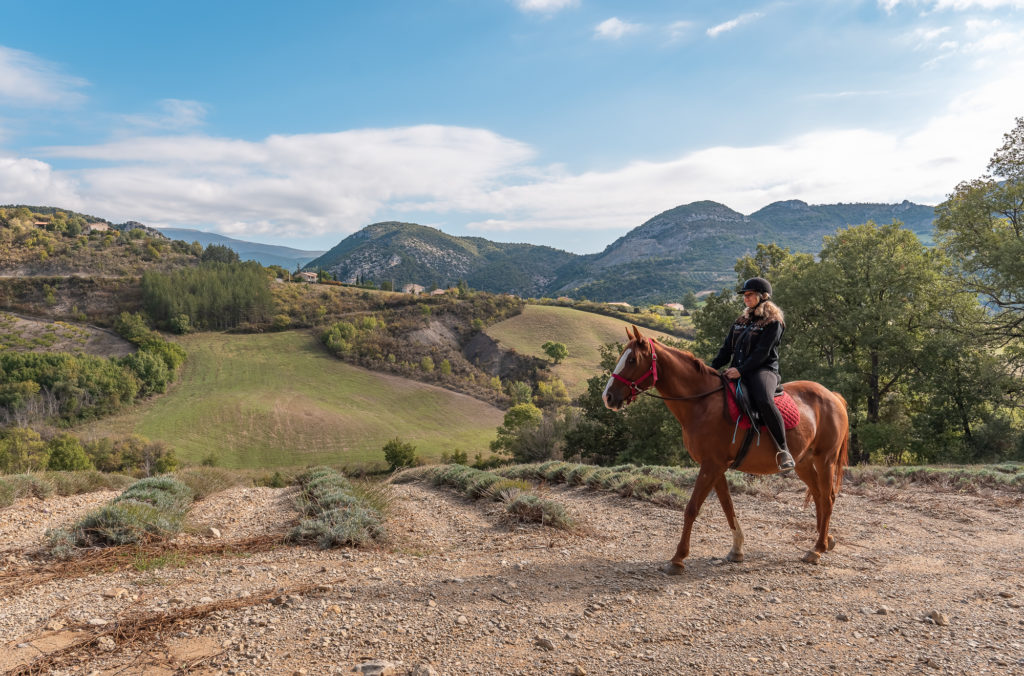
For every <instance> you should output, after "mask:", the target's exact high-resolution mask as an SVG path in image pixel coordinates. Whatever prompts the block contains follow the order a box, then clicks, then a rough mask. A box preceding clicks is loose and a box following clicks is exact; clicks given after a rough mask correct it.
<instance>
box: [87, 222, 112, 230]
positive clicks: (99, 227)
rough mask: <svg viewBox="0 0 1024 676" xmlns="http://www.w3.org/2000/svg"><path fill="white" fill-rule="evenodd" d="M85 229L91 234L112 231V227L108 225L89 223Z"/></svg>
mask: <svg viewBox="0 0 1024 676" xmlns="http://www.w3.org/2000/svg"><path fill="white" fill-rule="evenodd" d="M85 227H86V228H88V230H89V232H106V231H107V230H110V226H109V225H107V224H106V223H89V224H88V225H86V226H85Z"/></svg>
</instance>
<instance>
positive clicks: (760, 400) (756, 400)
mask: <svg viewBox="0 0 1024 676" xmlns="http://www.w3.org/2000/svg"><path fill="white" fill-rule="evenodd" d="M740 380H741V381H742V383H743V387H744V388H746V390H747V396H748V397H750V403H751V405H752V406H753V408H754V410H755V411H757V412H758V413H759V414H760V415H761V422H762V423H764V426H765V427H767V428H768V432H769V433H770V434H771V435H772V439H774V440H775V445H776V446H778V448H779V450H789V449H788V448H786V427H785V425H784V424H783V422H782V414H781V413H779V409H777V408H776V407H775V392H776V391H777V390H778V389H779V382H780V380H781V379H780V378H779V374H778V373H775V372H774V371H769V370H767V369H764V370H761V371H754V372H753V373H748V374H746V375H744V376H743V377H742V378H741V379H740Z"/></svg>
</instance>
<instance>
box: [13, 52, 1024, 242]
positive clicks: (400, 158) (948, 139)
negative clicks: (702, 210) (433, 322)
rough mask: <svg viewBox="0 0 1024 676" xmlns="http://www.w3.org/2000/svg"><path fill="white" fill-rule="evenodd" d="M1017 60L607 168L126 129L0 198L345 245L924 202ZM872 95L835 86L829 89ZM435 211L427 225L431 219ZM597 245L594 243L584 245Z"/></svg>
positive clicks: (501, 141) (972, 150) (998, 136)
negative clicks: (876, 120)
mask: <svg viewBox="0 0 1024 676" xmlns="http://www.w3.org/2000/svg"><path fill="white" fill-rule="evenodd" d="M1022 75H1024V62H1021V61H1017V62H1013V61H1009V62H1005V63H1004V64H1003V68H1002V69H1001V70H1000V71H999V72H998V75H997V79H994V80H991V81H990V82H988V83H987V84H982V85H979V86H978V87H976V88H975V89H974V90H972V91H969V92H966V93H964V94H962V95H961V96H959V97H957V98H955V99H953V100H951V101H950V102H949V103H948V104H947V105H946V106H945V108H944V109H938V110H937V112H936V114H935V115H934V116H933V117H932V118H931V119H930V120H928V121H927V122H926V123H925V124H923V125H922V126H920V128H917V129H911V130H904V131H903V132H892V131H879V130H873V129H866V128H845V129H844V128H837V129H822V130H817V131H810V132H808V133H804V134H800V135H797V136H794V137H791V138H781V139H776V140H770V141H766V142H764V143H761V144H758V145H753V146H715V147H708V148H703V149H698V150H694V151H692V152H686V153H680V154H678V155H677V156H676V157H674V158H672V159H669V160H667V161H658V162H654V161H646V160H636V161H631V162H627V163H624V164H623V165H622V166H620V167H618V168H615V169H613V170H610V171H584V172H575V173H574V172H570V171H568V170H566V169H565V168H564V167H560V166H539V165H537V164H536V163H535V156H536V155H535V153H534V151H533V149H531V148H530V147H529V146H528V145H526V144H524V143H521V142H519V141H516V140H514V139H510V138H507V137H503V136H500V135H498V134H495V133H493V132H490V131H487V130H483V129H470V128H464V127H444V126H429V125H424V126H416V127H403V128H392V129H360V130H352V131H344V132H338V133H330V134H305V135H292V136H284V135H280V136H270V137H268V138H266V139H263V140H261V141H255V142H253V141H243V140H237V139H230V138H214V137H210V136H207V135H202V134H178V135H173V136H156V135H148V136H145V135H144V136H135V137H131V138H121V139H118V140H114V141H111V142H109V143H103V144H98V145H89V146H62V147H54V148H48V149H44V150H43V151H41V159H43V160H45V159H47V158H53V159H51V161H53V162H54V163H56V161H57V160H65V159H71V160H74V162H73V164H74V165H75V166H76V167H77V168H75V169H73V170H58V169H55V168H53V167H52V166H51V165H50V164H47V163H46V162H44V161H40V159H29V158H5V157H0V203H26V202H27V203H32V202H35V203H39V204H52V205H56V206H66V207H67V208H71V209H76V210H80V211H86V212H88V213H95V214H97V215H100V216H103V217H105V218H110V219H112V220H128V219H136V220H141V221H143V222H146V223H149V224H151V225H179V226H189V225H191V226H196V225H202V226H204V227H212V228H214V229H216V230H219V231H221V232H225V233H230V234H234V235H238V236H243V237H245V238H251V239H257V240H258V239H261V238H265V237H266V236H269V235H273V236H279V237H290V238H298V237H303V236H323V237H324V238H325V239H327V238H328V237H329V238H333V239H335V241H336V240H338V239H341V238H342V237H344V236H345V235H347V234H349V233H351V232H354V231H355V230H357V229H359V228H361V227H362V226H364V225H366V224H367V223H370V222H373V221H375V220H385V219H389V218H403V217H404V218H407V219H410V220H419V221H421V222H422V220H423V219H424V217H425V215H430V216H431V218H430V219H429V220H431V221H432V222H434V223H438V224H440V225H441V227H442V228H443V229H446V230H449V231H452V230H453V229H455V226H458V225H460V224H462V223H469V224H470V226H469V227H471V228H473V229H477V230H483V231H514V230H520V229H522V230H530V231H531V232H533V233H537V232H538V231H541V230H544V229H548V230H565V229H572V230H577V231H580V232H588V231H602V230H603V231H605V232H608V233H616V234H620V233H622V232H625V231H626V230H628V229H629V228H632V227H635V226H636V225H638V224H640V223H642V222H643V221H645V220H647V219H648V218H650V217H651V216H652V215H654V214H656V213H658V212H659V211H662V210H664V209H668V208H671V207H673V206H676V205H679V204H684V203H688V202H692V201H695V200H703V199H712V200H716V201H719V202H722V203H724V204H727V205H728V206H730V207H732V208H734V209H736V210H738V211H742V212H744V213H750V212H753V211H755V210H757V209H759V208H761V207H763V206H765V205H766V204H769V203H770V202H773V201H776V200H783V199H794V198H795V199H802V200H805V201H807V202H810V203H831V202H838V201H843V202H851V201H869V202H887V201H899V200H903V199H910V200H913V201H916V202H921V203H926V204H935V203H937V202H939V201H941V200H942V199H944V197H945V195H946V194H948V193H949V192H950V191H952V190H953V188H954V187H955V186H956V184H957V183H958V182H959V181H961V180H964V179H968V178H973V177H976V176H979V175H981V173H982V172H983V171H984V168H985V166H986V164H987V161H988V157H989V155H990V154H991V152H992V151H993V150H994V149H995V148H996V147H998V146H999V144H1000V143H1001V142H1002V135H1003V133H1005V132H1006V131H1008V130H1009V129H1010V128H1011V127H1012V126H1013V120H1014V118H1015V117H1016V116H1019V115H1020V114H1021V113H1020V111H1021V110H1024V89H1021V87H1019V82H1020V81H1021V79H1022ZM844 94H849V95H854V94H857V95H871V94H874V93H873V92H859V93H855V92H840V93H839V94H838V95H844ZM434 215H436V218H433V216H434ZM581 241H586V242H587V246H590V247H599V246H600V245H601V244H603V242H602V238H601V237H595V236H590V237H586V238H581Z"/></svg>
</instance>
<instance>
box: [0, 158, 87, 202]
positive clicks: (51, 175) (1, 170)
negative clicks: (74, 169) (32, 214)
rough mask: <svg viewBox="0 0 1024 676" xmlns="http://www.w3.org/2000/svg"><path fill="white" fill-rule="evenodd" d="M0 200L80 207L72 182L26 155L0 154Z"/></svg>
mask: <svg viewBox="0 0 1024 676" xmlns="http://www.w3.org/2000/svg"><path fill="white" fill-rule="evenodd" d="M0 204H45V205H50V204H54V205H59V206H64V207H66V208H68V209H77V208H80V207H81V199H80V197H79V196H78V193H77V191H76V189H75V186H74V184H73V182H72V181H71V180H70V179H69V178H68V177H67V176H63V175H60V174H59V173H56V172H54V171H53V169H52V168H51V167H50V165H48V164H46V163H45V162H40V161H39V160H33V159H29V158H25V157H0Z"/></svg>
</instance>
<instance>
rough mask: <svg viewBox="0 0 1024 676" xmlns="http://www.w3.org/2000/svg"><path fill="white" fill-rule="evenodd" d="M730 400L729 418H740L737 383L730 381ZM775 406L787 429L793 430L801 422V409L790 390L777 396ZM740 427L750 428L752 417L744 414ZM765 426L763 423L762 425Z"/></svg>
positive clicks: (743, 428) (742, 428)
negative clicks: (737, 402) (790, 394)
mask: <svg viewBox="0 0 1024 676" xmlns="http://www.w3.org/2000/svg"><path fill="white" fill-rule="evenodd" d="M726 399H728V401H729V419H730V420H738V419H739V417H740V407H739V406H738V405H737V404H736V383H735V382H730V383H729V396H728V397H726ZM775 406H776V408H778V409H779V413H781V414H782V422H783V423H784V424H785V425H786V429H787V430H791V429H793V428H794V427H796V426H797V424H798V423H799V422H800V409H798V408H797V407H796V402H795V401H793V397H791V396H789V392H785V391H783V393H782V394H781V395H779V396H777V397H775ZM739 425H740V429H741V430H746V429H750V418H748V417H747V416H743V419H742V420H740V421H739ZM762 427H763V425H762Z"/></svg>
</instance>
